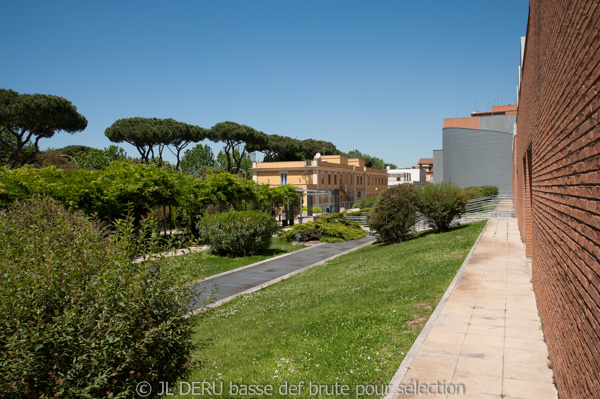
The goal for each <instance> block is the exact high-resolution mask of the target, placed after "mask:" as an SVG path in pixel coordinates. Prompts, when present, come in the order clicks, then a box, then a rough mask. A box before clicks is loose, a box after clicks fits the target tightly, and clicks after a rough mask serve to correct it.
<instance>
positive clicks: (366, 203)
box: [352, 195, 378, 210]
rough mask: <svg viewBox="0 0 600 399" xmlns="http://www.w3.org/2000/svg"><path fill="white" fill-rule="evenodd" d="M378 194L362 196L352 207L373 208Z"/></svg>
mask: <svg viewBox="0 0 600 399" xmlns="http://www.w3.org/2000/svg"><path fill="white" fill-rule="evenodd" d="M377 197H378V195H371V196H370V197H367V198H363V199H361V200H358V201H356V202H355V203H354V205H353V206H352V208H360V209H361V210H362V209H364V208H373V205H374V204H375V201H377Z"/></svg>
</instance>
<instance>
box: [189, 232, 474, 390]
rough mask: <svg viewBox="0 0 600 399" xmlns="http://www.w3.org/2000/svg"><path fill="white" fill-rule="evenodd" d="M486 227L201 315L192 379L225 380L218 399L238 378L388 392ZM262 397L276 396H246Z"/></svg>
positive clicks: (383, 249) (374, 254) (412, 244)
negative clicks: (386, 388) (366, 387)
mask: <svg viewBox="0 0 600 399" xmlns="http://www.w3.org/2000/svg"><path fill="white" fill-rule="evenodd" d="M484 224H485V222H478V223H473V224H470V225H466V226H461V227H457V228H454V229H452V230H451V231H450V232H447V233H442V234H432V233H430V232H424V233H420V234H416V235H414V236H413V237H412V238H411V239H410V240H409V241H406V242H404V243H401V244H394V245H371V246H368V247H365V248H363V249H360V250H357V251H355V252H352V253H350V254H348V255H345V256H342V257H339V258H337V259H334V260H332V261H329V262H327V263H326V264H324V265H321V266H317V267H314V268H312V269H310V270H308V271H306V272H304V273H302V274H300V275H298V276H295V277H293V278H290V279H288V280H285V281H282V282H280V283H278V284H275V285H273V286H270V287H268V288H266V289H263V290H261V291H257V292H255V293H253V294H250V295H245V296H242V297H239V298H237V299H235V300H233V301H231V302H229V303H227V304H224V305H222V306H220V307H218V308H216V309H213V310H210V311H208V312H206V313H205V314H203V315H200V316H196V317H197V329H196V330H197V331H196V333H195V338H194V339H195V340H197V341H198V342H202V343H203V344H204V346H203V348H202V349H201V350H199V351H198V352H197V353H196V358H197V360H200V361H201V362H202V367H201V368H199V369H197V370H196V371H195V372H194V373H193V374H192V375H191V376H190V377H188V378H186V382H189V383H191V382H196V383H197V384H200V383H201V382H205V383H215V384H216V385H215V389H217V390H218V389H219V387H220V385H219V384H220V383H221V382H222V383H223V392H222V393H221V394H220V395H218V394H215V392H213V395H208V394H205V395H200V397H220V398H228V397H241V396H242V395H240V394H239V393H238V394H230V393H229V389H230V384H231V383H233V384H235V386H236V387H242V385H249V384H265V385H266V386H272V387H273V389H274V393H273V395H270V396H272V397H280V395H279V394H278V390H279V389H280V387H281V386H283V384H286V383H287V384H288V387H292V386H293V387H296V388H298V387H299V384H301V383H303V384H304V387H303V389H302V394H301V395H293V396H296V397H304V398H307V397H318V396H321V397H346V396H348V397H356V391H355V389H356V386H357V385H370V386H372V387H373V389H374V387H375V386H377V387H378V389H379V390H381V389H383V387H384V386H385V385H386V384H387V383H388V382H389V381H390V379H391V378H392V376H393V375H394V373H395V372H396V370H397V368H398V366H399V365H400V363H401V361H402V359H403V358H404V356H405V354H406V352H407V351H408V350H409V349H410V347H411V346H412V344H413V342H414V340H415V339H416V337H417V336H418V334H419V332H420V331H421V329H422V327H423V325H424V324H425V322H426V321H427V319H428V317H429V316H430V314H431V313H432V311H433V309H434V308H435V306H436V305H437V303H438V302H439V300H440V298H441V297H442V295H443V294H444V292H445V291H446V289H447V287H448V285H449V283H450V282H451V281H452V279H453V277H454V276H455V274H456V271H457V270H458V268H459V267H460V265H461V264H462V262H463V260H464V258H465V256H466V255H467V253H468V252H469V250H470V248H471V247H472V246H473V243H474V242H475V240H476V239H477V237H478V235H479V233H480V232H481V230H482V228H483V226H484ZM311 381H312V384H316V385H327V386H328V389H329V390H330V391H329V392H328V393H325V392H324V391H322V392H321V393H322V395H315V394H314V393H315V388H314V386H313V392H312V393H313V394H312V395H311V392H310V391H309V387H310V384H311ZM336 383H337V384H338V387H340V386H341V385H344V384H347V385H348V386H349V393H348V395H345V394H344V392H342V391H341V390H340V389H341V388H337V389H338V391H337V392H331V390H332V389H334V390H335V389H336V388H335V384H336ZM340 384H341V385H340ZM178 386H179V385H178ZM184 387H186V389H187V386H185V385H184ZM198 392H201V391H199V390H197V391H196V393H198ZM216 393H219V392H218V391H217V392H216ZM329 393H333V395H330V394H329ZM190 395H191V393H190ZM257 396H261V397H263V396H264V397H266V396H268V395H247V396H246V397H257ZM283 396H286V395H283ZM287 396H292V395H289V394H288V395H287ZM379 396H380V395H373V396H372V397H379ZM361 397H371V396H366V395H363V396H361Z"/></svg>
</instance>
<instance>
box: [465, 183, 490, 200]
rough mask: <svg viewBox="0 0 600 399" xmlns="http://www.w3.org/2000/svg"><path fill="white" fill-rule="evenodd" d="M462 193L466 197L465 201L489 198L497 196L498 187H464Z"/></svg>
mask: <svg viewBox="0 0 600 399" xmlns="http://www.w3.org/2000/svg"><path fill="white" fill-rule="evenodd" d="M463 192H464V193H465V195H466V196H467V200H472V199H477V198H482V197H489V196H492V195H498V187H496V186H481V187H466V188H464V189H463Z"/></svg>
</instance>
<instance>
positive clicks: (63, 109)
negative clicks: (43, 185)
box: [0, 89, 87, 167]
mask: <svg viewBox="0 0 600 399" xmlns="http://www.w3.org/2000/svg"><path fill="white" fill-rule="evenodd" d="M86 126H87V120H86V119H85V118H84V117H83V116H82V115H81V114H79V113H78V112H77V108H76V107H75V106H74V105H73V104H72V103H71V102H70V101H69V100H67V99H65V98H62V97H58V96H52V95H45V94H19V93H17V92H16V91H13V90H6V89H0V133H1V134H0V146H2V147H4V148H5V151H8V152H9V153H10V156H9V158H8V160H7V163H8V165H10V166H11V167H15V166H17V164H19V163H25V162H27V161H28V160H29V159H31V157H33V155H34V154H35V153H36V152H38V151H39V146H38V144H39V141H40V140H41V139H42V138H51V137H52V136H54V134H56V132H59V131H65V132H68V133H75V132H79V131H81V130H83V129H85V128H86ZM29 143H31V144H32V145H33V146H32V147H31V148H30V153H29V155H28V156H26V157H24V158H23V157H22V155H23V151H24V150H25V148H26V146H27V144H29Z"/></svg>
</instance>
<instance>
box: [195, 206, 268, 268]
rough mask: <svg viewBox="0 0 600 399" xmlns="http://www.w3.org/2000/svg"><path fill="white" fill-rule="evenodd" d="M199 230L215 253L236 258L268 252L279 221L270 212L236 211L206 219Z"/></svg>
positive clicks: (210, 216) (200, 224)
mask: <svg viewBox="0 0 600 399" xmlns="http://www.w3.org/2000/svg"><path fill="white" fill-rule="evenodd" d="M198 228H199V230H200V235H201V236H202V239H203V240H204V241H205V243H206V244H208V245H210V250H211V252H213V253H214V254H217V255H221V256H229V257H232V258H234V257H238V256H246V255H257V254H261V253H263V252H264V251H265V250H267V249H268V248H269V246H270V245H271V237H272V235H273V233H275V231H277V222H276V221H275V218H273V216H271V215H269V214H268V213H264V212H256V211H233V212H225V213H216V214H214V215H208V216H205V217H204V218H203V219H202V220H201V221H200V223H199V225H198Z"/></svg>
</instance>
